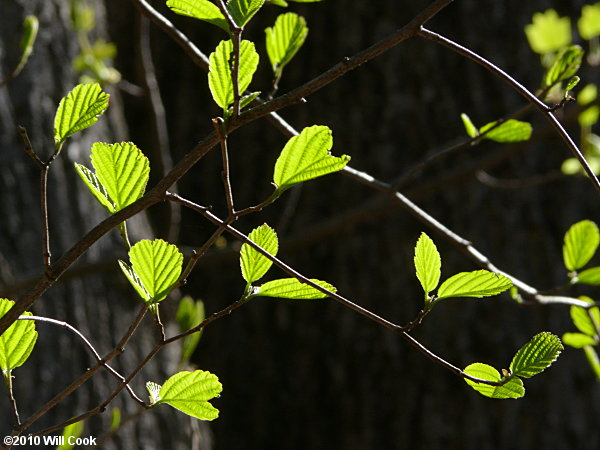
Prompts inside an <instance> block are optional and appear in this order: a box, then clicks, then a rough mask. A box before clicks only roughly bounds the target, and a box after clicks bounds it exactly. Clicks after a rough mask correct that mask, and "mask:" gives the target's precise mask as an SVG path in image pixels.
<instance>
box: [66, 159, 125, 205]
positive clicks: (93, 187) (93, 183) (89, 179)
mask: <svg viewBox="0 0 600 450" xmlns="http://www.w3.org/2000/svg"><path fill="white" fill-rule="evenodd" d="M75 169H76V170H77V173H78V174H79V176H80V177H81V179H82V180H83V182H84V183H85V184H86V186H87V187H88V189H89V190H90V191H91V193H92V194H93V195H94V197H96V200H98V202H100V204H101V205H102V206H104V207H105V208H106V209H107V210H108V212H109V213H111V214H112V213H114V212H115V211H116V209H115V205H114V203H112V202H111V201H110V199H109V197H108V192H106V189H105V188H104V186H102V183H100V180H99V179H98V177H97V176H96V174H95V173H94V172H92V171H91V170H90V169H88V168H87V167H85V166H84V165H82V164H77V163H75Z"/></svg>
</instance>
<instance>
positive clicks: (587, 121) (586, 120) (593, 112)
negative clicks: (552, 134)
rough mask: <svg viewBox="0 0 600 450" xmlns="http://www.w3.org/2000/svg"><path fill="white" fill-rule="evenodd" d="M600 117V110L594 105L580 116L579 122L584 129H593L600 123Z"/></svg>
mask: <svg viewBox="0 0 600 450" xmlns="http://www.w3.org/2000/svg"><path fill="white" fill-rule="evenodd" d="M599 117H600V108H599V107H598V105H593V106H590V107H589V108H587V109H586V110H584V111H583V112H581V113H580V114H579V117H578V118H577V120H578V121H579V125H580V126H581V127H582V128H586V127H591V126H593V125H595V124H596V123H597V122H598V118H599Z"/></svg>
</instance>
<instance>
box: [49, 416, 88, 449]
mask: <svg viewBox="0 0 600 450" xmlns="http://www.w3.org/2000/svg"><path fill="white" fill-rule="evenodd" d="M84 427H85V421H83V420H80V421H79V422H75V423H72V424H69V425H67V426H66V427H65V428H64V429H63V433H62V442H63V443H62V444H60V445H58V446H57V447H56V450H71V449H73V448H75V445H76V442H77V439H78V438H79V437H81V435H82V434H83V429H84Z"/></svg>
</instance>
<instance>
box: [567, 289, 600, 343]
mask: <svg viewBox="0 0 600 450" xmlns="http://www.w3.org/2000/svg"><path fill="white" fill-rule="evenodd" d="M580 300H583V301H586V302H589V303H594V301H593V300H592V299H591V298H589V297H580ZM569 313H570V315H571V320H572V321H573V324H574V325H575V326H576V327H577V329H578V330H579V331H581V332H582V333H585V334H587V335H588V336H596V335H597V334H598V330H597V328H596V326H598V327H600V311H599V310H598V307H593V308H589V309H586V308H582V307H581V306H571V308H570V309H569ZM594 322H595V324H594Z"/></svg>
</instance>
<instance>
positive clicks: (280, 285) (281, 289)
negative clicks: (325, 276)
mask: <svg viewBox="0 0 600 450" xmlns="http://www.w3.org/2000/svg"><path fill="white" fill-rule="evenodd" d="M310 281H312V282H313V283H316V284H318V285H319V286H321V287H323V288H325V289H327V290H328V291H330V292H336V291H337V289H336V288H335V287H333V286H332V285H331V284H329V283H327V282H325V281H321V280H316V279H314V278H311V279H310ZM252 296H260V297H276V298H287V299H293V300H315V299H319V298H326V297H327V295H326V294H324V293H323V292H321V291H318V290H316V289H315V288H313V287H312V286H309V285H308V284H304V283H302V282H301V281H300V280H298V279H296V278H283V279H280V280H273V281H268V282H266V283H265V284H263V285H262V286H260V287H259V288H256V290H255V291H254V292H253V293H252Z"/></svg>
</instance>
